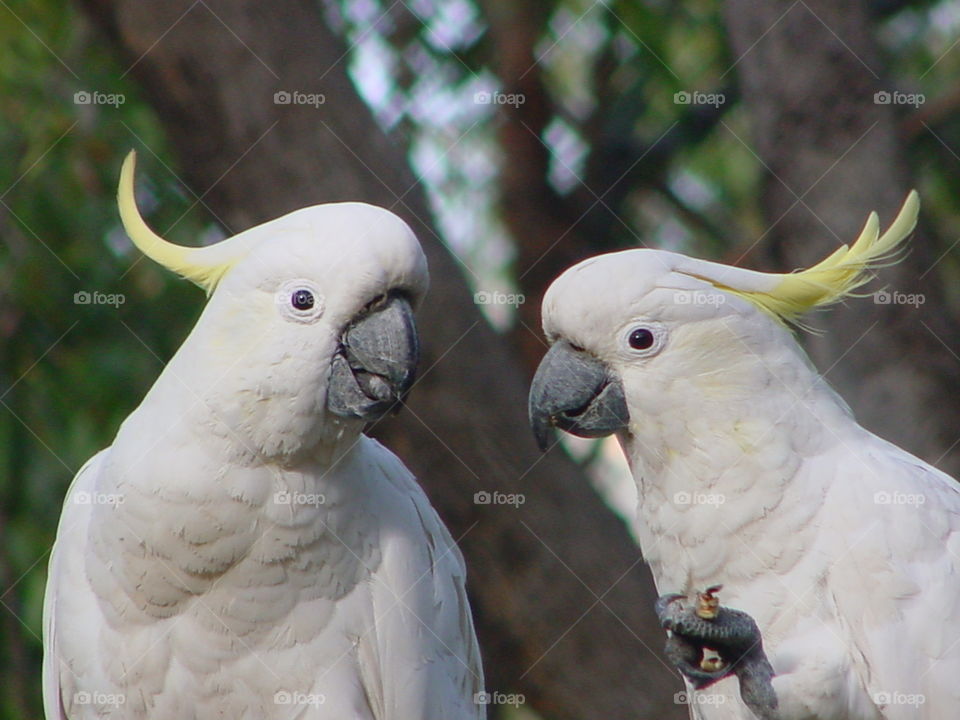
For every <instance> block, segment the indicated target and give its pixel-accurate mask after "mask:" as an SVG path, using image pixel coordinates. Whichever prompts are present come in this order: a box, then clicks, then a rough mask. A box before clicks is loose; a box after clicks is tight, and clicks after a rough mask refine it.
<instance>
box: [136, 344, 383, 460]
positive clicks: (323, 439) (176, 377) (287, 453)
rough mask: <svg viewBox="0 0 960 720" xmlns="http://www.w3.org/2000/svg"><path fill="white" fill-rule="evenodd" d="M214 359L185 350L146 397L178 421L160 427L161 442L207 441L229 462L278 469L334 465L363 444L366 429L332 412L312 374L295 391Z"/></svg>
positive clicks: (273, 379) (279, 381)
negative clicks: (200, 438)
mask: <svg viewBox="0 0 960 720" xmlns="http://www.w3.org/2000/svg"><path fill="white" fill-rule="evenodd" d="M208 360H209V358H208V357H207V353H205V352H199V353H198V352H196V351H195V350H194V349H193V348H191V347H190V346H189V344H185V345H184V346H183V347H181V349H180V351H178V352H177V354H176V355H175V356H174V357H173V358H172V359H171V360H170V362H169V363H168V365H167V367H166V368H165V369H164V371H163V372H162V373H161V375H160V377H159V378H158V379H157V381H156V383H155V384H154V386H153V387H152V388H151V389H150V392H149V393H148V395H147V397H146V398H145V399H144V403H143V404H144V405H145V406H146V405H149V406H150V407H151V408H156V407H158V406H160V405H162V406H164V412H163V413H162V414H161V415H160V416H162V417H169V418H171V423H170V427H169V428H166V429H164V428H157V431H159V432H161V433H163V434H164V435H165V439H164V440H159V441H160V442H170V443H172V444H173V445H176V443H177V442H180V441H183V442H186V441H187V440H188V439H189V438H191V437H198V436H201V437H204V438H205V442H206V443H207V444H206V445H205V447H207V448H209V451H210V452H212V453H215V454H217V455H218V456H219V457H220V458H221V459H222V460H223V461H224V462H228V463H230V464H238V465H242V466H254V465H264V464H269V465H276V466H278V467H297V466H298V465H301V464H303V463H304V462H308V463H310V464H319V465H320V466H329V465H331V464H333V463H335V462H336V461H337V460H338V458H340V457H341V456H342V455H343V454H345V453H346V452H348V451H349V449H350V448H351V447H352V446H353V445H354V444H355V443H356V442H357V440H358V438H359V436H360V434H361V432H362V430H363V425H364V423H363V422H362V421H361V420H359V419H347V418H341V417H337V416H335V415H333V414H331V413H328V412H327V411H326V408H325V407H324V399H325V394H324V393H323V392H322V388H321V382H320V380H319V379H318V380H316V381H311V380H310V375H309V373H308V372H306V371H305V372H304V373H302V374H301V376H300V377H299V378H298V385H297V386H294V387H289V386H287V385H286V384H285V382H284V378H282V377H269V376H267V377H264V378H262V379H261V378H256V379H250V378H248V377H247V376H246V374H247V368H246V366H245V364H244V363H242V362H238V363H236V364H235V365H227V366H226V367H224V366H223V365H222V364H221V365H215V364H211V363H209V362H208ZM306 370H309V368H307V369H306ZM254 380H255V381H254ZM151 413H152V415H153V416H154V417H157V416H158V413H157V411H156V410H155V409H152V410H151ZM178 438H179V439H178Z"/></svg>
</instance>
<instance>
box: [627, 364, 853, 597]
mask: <svg viewBox="0 0 960 720" xmlns="http://www.w3.org/2000/svg"><path fill="white" fill-rule="evenodd" d="M658 381H659V382H660V383H662V393H663V395H664V397H665V398H669V399H668V400H666V399H664V400H663V401H661V402H659V403H656V405H655V407H653V406H650V405H649V404H648V407H650V408H651V409H650V410H649V411H648V412H647V413H646V414H643V413H638V414H637V416H636V417H631V424H630V432H624V433H621V434H620V435H619V439H620V442H621V444H622V446H623V449H624V452H625V454H626V456H627V459H628V462H629V464H630V468H631V472H632V474H633V477H634V480H635V482H636V484H637V489H638V511H637V529H638V533H639V535H640V538H641V546H642V549H643V553H644V556H645V558H646V559H647V561H648V562H649V563H650V564H651V566H652V568H653V571H654V576H655V578H656V580H657V582H658V585H659V586H660V589H661V591H669V592H674V591H676V592H683V591H686V590H688V589H693V588H701V589H702V588H703V587H706V586H708V585H710V584H714V583H731V582H733V581H734V580H735V579H736V578H735V577H734V576H735V575H736V573H737V572H742V573H743V575H744V577H751V576H753V575H755V574H757V573H759V572H762V571H763V570H764V563H765V562H767V559H766V558H759V557H758V556H757V555H756V554H752V553H751V552H748V551H747V549H746V548H745V545H744V543H747V546H748V547H749V543H750V540H749V538H750V537H753V535H755V534H756V533H758V532H759V529H760V528H764V532H765V533H767V543H768V545H769V544H770V543H772V544H773V545H777V544H778V538H781V537H782V539H783V543H784V544H789V542H790V539H789V538H790V536H791V535H796V534H797V533H801V532H804V522H803V521H805V520H806V519H808V518H809V515H810V513H812V512H815V511H816V509H817V508H819V505H818V504H817V502H816V501H815V500H816V498H817V497H822V495H823V494H824V488H815V487H812V485H815V484H816V483H818V482H822V483H823V484H824V487H825V485H826V482H827V479H825V478H816V477H810V474H808V473H800V472H798V471H799V470H800V468H801V465H802V464H803V463H804V461H805V460H806V459H807V458H810V457H814V456H816V455H818V454H821V453H823V452H825V451H826V450H827V449H828V448H830V447H832V446H834V445H836V444H837V443H838V442H840V438H841V437H842V436H843V433H844V432H846V430H847V429H848V428H849V427H850V426H852V425H855V423H854V422H853V420H852V418H851V417H850V414H849V410H848V409H847V407H846V406H845V405H844V403H843V401H842V400H841V399H840V398H839V397H838V396H837V395H836V394H835V393H834V392H833V391H832V390H831V389H830V388H829V386H827V384H826V383H825V382H824V381H823V379H822V378H821V377H820V376H819V375H818V374H817V373H816V371H815V370H814V369H813V368H812V367H811V366H810V364H809V361H807V359H806V357H805V356H804V355H803V354H802V351H800V350H799V348H796V351H795V352H790V353H781V354H780V355H778V356H777V357H773V358H771V357H762V356H753V355H750V356H748V357H747V359H746V360H745V361H744V362H742V363H741V364H740V365H738V366H737V367H735V368H725V371H724V373H723V375H722V376H720V375H717V374H711V373H702V374H686V375H685V376H684V377H680V376H678V377H676V378H672V379H671V378H666V377H660V378H659V379H658ZM630 385H631V383H627V386H628V387H629V386H630ZM757 388H762V389H763V392H757ZM636 404H639V400H638V401H636V403H631V413H632V414H633V410H632V408H633V407H635V406H636ZM799 485H802V486H803V487H799ZM800 494H803V495H804V497H807V496H812V497H813V498H814V500H813V501H810V500H809V498H808V499H807V500H806V501H805V502H806V505H804V503H801V502H796V503H795V502H794V497H795V496H798V495H800ZM655 539H656V540H655ZM741 541H742V542H741ZM719 568H723V572H724V576H723V577H718V576H716V575H714V572H715V571H716V570H717V569H719ZM767 569H769V568H767Z"/></svg>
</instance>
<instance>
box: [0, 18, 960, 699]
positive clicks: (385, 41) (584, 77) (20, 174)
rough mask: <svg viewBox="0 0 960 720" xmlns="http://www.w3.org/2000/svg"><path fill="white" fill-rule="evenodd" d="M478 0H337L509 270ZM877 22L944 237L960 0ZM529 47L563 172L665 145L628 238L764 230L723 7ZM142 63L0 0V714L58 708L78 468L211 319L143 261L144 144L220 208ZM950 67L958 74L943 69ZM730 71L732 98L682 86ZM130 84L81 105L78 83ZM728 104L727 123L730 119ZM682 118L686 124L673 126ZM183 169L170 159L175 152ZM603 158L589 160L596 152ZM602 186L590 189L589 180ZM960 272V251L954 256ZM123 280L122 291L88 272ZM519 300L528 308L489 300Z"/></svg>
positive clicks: (184, 237)
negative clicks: (55, 586) (170, 126)
mask: <svg viewBox="0 0 960 720" xmlns="http://www.w3.org/2000/svg"><path fill="white" fill-rule="evenodd" d="M485 7H486V5H485V4H484V3H482V2H473V1H472V0H410V2H407V3H406V4H404V3H388V2H386V0H349V1H348V0H341V1H337V0H324V2H323V8H324V11H325V12H326V14H327V17H328V20H329V21H330V22H332V23H333V24H334V25H335V26H336V27H338V28H339V29H340V31H341V32H342V34H343V35H344V37H345V38H346V39H347V40H348V42H349V43H350V44H351V46H352V50H351V53H350V57H349V62H350V69H351V73H352V76H353V78H354V80H355V82H356V84H357V86H358V89H359V90H360V92H361V93H362V95H363V96H364V98H365V99H366V101H367V102H368V104H369V105H370V106H371V107H372V108H373V110H374V111H375V113H376V115H377V117H378V119H379V120H380V122H381V124H382V126H383V127H384V129H385V130H387V131H388V132H391V133H393V134H395V135H396V136H397V137H398V139H400V140H402V141H404V142H406V143H408V145H409V147H410V158H411V163H412V165H413V167H414V169H415V170H416V172H417V174H418V175H420V176H422V177H423V179H424V181H425V183H426V185H427V189H428V192H429V193H430V197H431V200H432V203H433V207H434V209H435V211H436V213H437V215H438V218H439V221H440V224H441V227H442V228H443V230H444V233H445V235H446V239H447V240H448V242H449V243H450V245H451V247H452V248H453V249H454V251H455V252H456V253H457V254H458V255H459V256H460V257H461V259H462V260H463V261H464V263H465V264H467V265H468V266H469V267H470V268H471V270H473V271H475V272H476V276H474V277H473V278H472V279H473V280H474V281H475V278H476V277H482V278H483V279H484V281H485V282H487V285H486V287H488V288H496V287H498V286H502V287H504V288H508V287H510V286H512V285H513V284H514V280H513V278H512V266H511V257H512V252H511V248H512V240H511V239H510V238H509V237H508V235H507V232H506V230H505V228H504V226H503V224H502V222H501V220H500V218H499V217H498V209H497V198H498V195H497V179H496V178H497V172H498V169H499V168H500V167H502V166H503V164H504V163H507V162H510V160H511V159H510V158H507V157H503V155H502V153H500V151H499V148H498V146H497V135H496V127H497V123H498V122H501V121H502V115H501V113H502V112H505V111H509V109H508V108H502V107H501V108H497V107H496V106H493V105H490V104H482V103H478V102H476V101H475V97H476V94H477V93H482V92H490V91H496V90H501V89H503V88H502V87H501V83H500V81H499V80H498V79H497V76H496V72H495V69H494V67H495V64H494V63H493V62H492V60H493V58H492V53H493V52H494V49H493V48H492V46H491V43H490V38H489V33H488V28H487V25H486V21H485V15H484V8H485ZM875 8H876V15H877V18H878V20H877V36H878V38H879V40H880V43H881V47H882V49H883V51H884V53H885V56H886V57H885V61H886V65H887V67H888V68H889V69H890V73H889V75H890V82H891V84H892V87H893V88H896V89H900V90H902V91H904V92H920V93H923V94H924V95H925V97H926V103H925V104H924V105H922V106H920V107H919V108H910V107H905V108H903V109H902V113H903V130H902V132H903V137H904V146H905V147H906V148H907V150H908V156H909V159H910V161H911V162H912V163H913V166H914V168H915V177H916V182H917V183H918V185H919V186H920V188H921V190H922V192H923V195H924V199H925V202H926V208H927V209H928V211H929V213H930V217H931V219H932V220H933V222H934V224H935V226H936V227H937V228H938V230H939V231H940V232H939V235H940V237H942V238H944V239H945V242H947V243H948V245H945V247H944V251H947V249H948V246H949V245H952V244H953V242H954V239H956V238H957V237H960V215H958V214H957V213H956V212H955V211H954V208H955V205H956V198H957V197H958V196H960V172H958V170H960V119H958V118H960V114H958V113H957V112H956V110H957V106H958V105H960V90H958V89H957V88H955V87H953V86H952V84H951V78H954V77H957V75H958V72H960V49H956V48H955V46H956V45H957V42H956V38H957V36H958V31H960V7H958V6H957V4H956V3H952V2H949V1H943V2H902V3H896V2H883V3H876V4H875ZM543 18H544V23H543V27H542V28H540V38H541V39H540V42H539V43H538V45H537V47H536V48H534V53H535V56H536V57H537V59H538V61H539V62H538V67H537V69H538V71H539V72H541V73H542V81H543V83H544V84H545V86H546V89H547V91H548V96H549V101H550V103H551V106H550V107H549V108H547V111H548V112H549V113H550V117H551V120H550V122H549V123H548V125H547V130H546V131H545V133H544V137H543V138H542V140H543V141H544V142H545V143H546V144H547V145H548V146H549V147H550V150H551V152H552V154H553V162H552V166H551V169H550V176H549V179H550V182H551V184H552V185H553V187H554V188H555V190H556V191H557V192H558V193H560V194H561V195H563V196H568V195H571V194H576V193H583V192H585V191H586V188H584V186H583V178H584V177H585V176H586V175H587V174H588V173H589V172H594V173H599V174H601V175H602V174H603V173H609V172H611V171H614V170H615V169H616V164H615V160H616V158H617V157H618V153H622V148H624V147H630V148H634V149H636V148H641V149H642V148H645V147H651V146H653V145H656V146H657V147H658V151H657V152H655V153H651V155H650V157H649V159H648V160H647V161H645V162H644V163H641V164H640V166H638V167H637V168H636V169H635V170H634V171H632V172H633V174H632V175H631V177H630V178H629V183H627V189H626V191H625V192H623V193H621V194H620V196H619V199H618V204H617V206H616V207H615V208H614V210H616V211H617V213H618V215H619V216H620V217H622V218H623V219H624V222H621V223H619V224H617V223H611V225H610V227H609V231H610V232H611V233H614V234H615V235H616V237H615V238H614V239H613V242H615V243H616V244H621V245H626V244H635V243H636V242H637V238H638V237H643V238H645V240H646V241H647V242H648V243H650V244H654V245H659V246H663V247H669V248H677V249H685V250H692V251H694V252H699V253H701V254H708V255H719V254H721V253H722V252H724V251H725V250H730V248H731V247H732V246H735V245H736V244H737V243H740V242H745V241H746V242H749V241H752V240H753V239H755V238H756V237H757V236H759V234H760V232H761V229H762V225H761V220H760V212H759V204H758V198H757V188H758V182H759V179H760V177H761V175H760V173H761V171H762V168H761V167H760V166H759V163H758V161H757V159H756V158H755V157H754V155H753V153H752V151H751V150H750V148H749V137H750V130H749V117H748V116H747V114H746V112H745V109H744V107H743V106H742V105H741V104H740V103H739V102H738V101H737V97H736V86H735V82H736V70H735V68H733V69H731V68H732V67H733V66H734V63H735V59H733V58H731V57H730V52H729V50H728V47H727V42H726V36H725V30H724V26H723V19H722V15H721V7H720V5H719V4H718V3H716V2H713V1H710V0H687V2H684V3H672V2H665V1H661V2H646V3H637V2H635V1H634V0H611V2H608V3H606V4H600V3H592V2H590V1H589V0H553V1H552V2H550V3H543ZM128 71H129V68H127V67H124V66H123V65H121V64H120V62H119V61H118V60H117V58H116V57H115V56H114V55H113V54H112V52H111V50H110V48H109V47H108V46H107V44H106V43H105V42H104V41H103V39H102V38H100V37H98V36H96V35H95V34H94V33H93V31H92V29H91V28H90V26H89V24H88V23H87V22H85V19H84V18H83V17H82V15H80V14H79V12H78V11H77V10H76V9H75V8H74V7H73V6H72V5H69V4H67V3H66V2H65V1H64V0H34V1H33V2H25V1H24V0H20V1H17V2H14V1H13V0H11V1H10V2H9V3H3V4H2V7H0V92H2V97H3V100H2V103H0V156H2V157H3V158H4V159H5V162H4V163H3V164H2V165H0V236H2V243H0V329H2V332H3V334H4V337H5V342H4V343H3V345H2V349H0V404H2V406H3V407H2V408H0V433H2V437H3V442H0V468H2V471H0V533H2V541H0V586H2V587H0V593H2V594H0V601H2V603H3V605H4V608H5V609H3V610H0V613H2V618H3V620H2V622H0V636H2V640H0V674H2V675H3V676H4V677H5V678H6V679H7V682H5V683H4V684H3V687H4V689H3V690H0V717H4V718H6V717H9V718H24V717H38V716H40V714H41V713H40V709H39V708H40V701H39V698H40V694H39V661H40V657H41V643H40V636H41V607H42V592H43V585H44V579H45V567H46V559H47V556H48V553H49V548H50V545H51V543H52V541H53V537H54V532H55V527H56V522H57V517H58V515H59V508H60V503H61V501H62V497H63V495H64V493H65V491H66V488H67V485H68V483H69V482H70V479H71V478H72V476H73V475H74V474H75V472H76V471H77V470H78V469H79V467H80V466H81V464H82V463H83V462H84V461H85V460H86V459H87V458H88V457H90V456H91V455H92V454H93V453H94V452H95V451H96V450H97V449H99V448H101V447H104V446H105V445H107V444H109V442H110V441H111V438H112V437H113V435H114V434H115V432H116V430H117V427H118V426H119V424H120V423H121V422H122V420H123V418H124V417H125V416H126V415H127V414H128V413H129V412H130V410H131V409H132V408H133V407H134V406H135V405H136V404H137V403H138V402H139V400H140V398H141V397H142V396H143V394H144V392H145V391H146V389H147V388H148V387H149V385H150V384H151V382H152V381H153V379H154V378H155V377H156V375H157V374H158V372H159V370H160V368H161V367H162V365H163V363H164V362H165V361H166V360H167V359H168V358H169V357H170V356H171V355H172V353H173V352H174V351H175V349H176V347H177V346H178V344H179V343H180V342H181V340H182V339H183V337H184V336H185V334H186V332H187V331H188V330H189V328H190V327H191V325H192V323H193V322H194V320H195V319H196V317H197V315H198V313H199V310H200V308H201V305H202V301H203V296H202V293H201V291H199V290H198V289H196V288H194V287H192V286H190V285H188V284H186V283H184V282H183V281H179V280H177V279H175V278H173V277H171V276H170V275H169V274H168V273H166V272H164V271H162V270H159V269H158V268H156V267H154V266H152V265H151V264H149V263H148V262H140V259H139V257H138V255H137V253H135V252H134V251H133V250H132V248H131V246H130V245H129V242H128V241H127V240H126V238H125V236H124V235H123V233H122V231H121V230H120V228H119V226H118V219H117V214H116V211H115V205H114V193H115V187H116V180H117V176H118V169H119V165H120V161H121V160H122V157H123V155H124V154H125V153H126V152H127V150H128V149H130V148H137V149H138V150H140V153H141V177H140V184H141V186H142V190H143V196H142V198H141V201H142V207H144V208H145V215H146V216H147V218H148V220H149V221H150V223H151V224H152V225H153V227H155V228H156V229H157V230H158V231H159V232H160V233H161V234H163V235H165V236H166V237H168V238H169V239H171V240H173V241H174V242H178V243H182V244H196V243H199V242H203V241H204V238H207V239H211V238H213V236H214V235H215V234H216V230H215V229H213V228H212V227H211V225H210V224H209V223H210V218H209V215H208V214H207V213H206V212H205V211H204V209H203V207H202V205H199V204H197V203H196V202H195V196H194V195H193V194H192V193H191V192H190V191H189V190H188V189H187V188H186V187H185V186H184V185H183V184H182V183H181V182H180V181H179V180H178V178H177V176H176V173H175V168H176V164H175V161H174V160H173V157H172V153H171V152H170V150H169V148H168V146H167V145H166V142H165V139H164V132H163V128H162V127H161V126H160V125H159V123H158V121H157V119H156V116H155V115H154V113H153V111H152V109H151V108H150V107H149V106H148V105H147V104H146V103H145V101H144V100H143V99H142V98H141V97H140V95H139V93H138V88H137V86H136V84H135V82H134V81H133V78H132V76H131V75H129V74H128ZM945 89H946V90H945ZM694 90H696V91H702V92H707V93H711V92H722V93H724V94H725V97H726V99H727V101H726V102H724V103H723V104H722V105H720V106H719V107H717V108H715V110H716V112H714V113H712V114H709V113H708V114H707V115H705V114H704V109H703V108H702V107H699V106H694V105H690V104H678V103H676V102H674V94H675V93H677V92H683V91H687V92H689V91H694ZM84 91H85V92H90V93H92V92H99V93H103V94H105V95H109V94H120V95H122V96H123V98H124V102H123V103H122V104H118V105H116V106H113V105H105V104H83V103H78V102H76V101H75V93H78V92H84ZM721 120H722V122H721ZM664 133H670V137H669V142H664V143H656V142H655V141H657V140H658V138H660V137H661V136H662V135H664ZM171 168H173V169H171ZM591 168H594V170H591ZM587 199H589V195H588V196H587ZM945 268H946V270H945V272H951V273H953V274H954V275H955V274H956V272H957V268H956V266H955V263H954V264H950V263H947V264H945ZM82 292H86V293H95V292H96V293H102V294H104V295H116V294H119V295H121V296H122V297H123V299H124V301H123V303H122V304H119V305H118V306H113V305H108V304H94V303H89V304H83V303H80V302H77V301H78V300H79V299H81V298H82V297H83V296H78V295H76V294H77V293H82ZM493 319H494V320H496V321H502V322H508V321H509V318H503V317H499V318H498V317H494V318H493Z"/></svg>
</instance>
